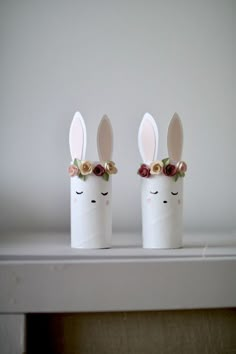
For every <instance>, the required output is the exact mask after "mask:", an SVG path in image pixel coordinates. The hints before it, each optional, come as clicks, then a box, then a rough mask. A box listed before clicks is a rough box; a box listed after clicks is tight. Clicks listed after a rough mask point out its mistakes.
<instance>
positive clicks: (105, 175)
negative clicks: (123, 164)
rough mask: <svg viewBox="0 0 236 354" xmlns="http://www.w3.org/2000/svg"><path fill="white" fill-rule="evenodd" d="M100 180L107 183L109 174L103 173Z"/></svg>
mask: <svg viewBox="0 0 236 354" xmlns="http://www.w3.org/2000/svg"><path fill="white" fill-rule="evenodd" d="M102 178H103V179H104V180H105V181H109V174H108V173H107V172H105V173H104V174H103V176H102Z"/></svg>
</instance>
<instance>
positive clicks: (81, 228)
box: [71, 174, 112, 248]
mask: <svg viewBox="0 0 236 354" xmlns="http://www.w3.org/2000/svg"><path fill="white" fill-rule="evenodd" d="M111 179H112V178H110V179H109V181H105V180H104V179H103V178H102V177H98V176H95V175H93V174H91V175H89V176H87V179H86V181H84V180H82V179H80V178H78V177H77V176H75V177H72V178H71V247H73V248H108V247H110V246H111V236H112V209H111V202H112V196H111V192H112V182H111ZM76 192H77V193H76ZM81 192H82V193H81ZM102 193H103V194H102ZM104 194H105V195H104Z"/></svg>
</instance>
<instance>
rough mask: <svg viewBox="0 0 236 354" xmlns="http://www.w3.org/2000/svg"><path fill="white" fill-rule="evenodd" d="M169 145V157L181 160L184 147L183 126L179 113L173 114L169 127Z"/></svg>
mask: <svg viewBox="0 0 236 354" xmlns="http://www.w3.org/2000/svg"><path fill="white" fill-rule="evenodd" d="M167 147H168V153H169V157H170V158H171V159H172V160H173V161H180V160H181V156H182V149H183V127H182V123H181V119H180V117H179V116H178V114H177V113H175V114H174V115H173V117H172V119H171V121H170V124H169V127H168V135H167Z"/></svg>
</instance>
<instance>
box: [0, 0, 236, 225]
mask: <svg viewBox="0 0 236 354" xmlns="http://www.w3.org/2000/svg"><path fill="white" fill-rule="evenodd" d="M235 3H236V2H235V1H233V0H231V1H230V0H227V1H226V0H225V1H221V0H207V1H205V0H200V1H195V0H177V1H175V0H168V1H161V0H156V1H154V0H153V1H150V0H149V1H144V0H142V1H135V0H129V1H125V0H120V1H108V0H107V1H105V0H102V1H95V0H94V1H78V0H74V1H73V0H68V1H56V0H49V1H38V0H21V1H17V0H1V3H0V36H1V37H0V45H1V46H0V48H1V55H0V61H1V63H0V71H1V72H0V77H1V81H0V161H1V173H0V186H1V188H0V208H1V210H0V228H1V230H24V229H28V230H31V229H32V230H33V229H34V230H36V229H40V230H44V229H47V230H50V229H51V230H69V222H70V220H69V182H70V180H69V177H68V174H67V166H68V164H69V162H70V155H69V146H68V131H69V125H70V122H71V119H72V116H73V114H74V112H75V111H76V110H80V111H81V113H82V115H83V116H84V118H85V119H86V124H87V128H88V144H89V146H88V154H87V157H88V158H89V159H96V158H97V155H96V128H97V125H98V122H99V120H100V118H101V116H102V115H103V114H104V113H107V114H108V115H109V116H110V118H111V120H112V123H113V126H114V134H115V150H114V160H115V161H116V162H117V165H118V167H119V170H120V171H119V174H118V175H117V176H116V177H115V178H114V179H113V182H114V183H113V188H114V193H113V198H114V202H113V215H114V229H115V230H119V231H122V230H133V231H135V230H140V228H141V222H140V215H141V212H140V192H139V185H140V179H139V178H138V176H137V175H136V170H137V167H138V165H139V163H140V156H139V153H138V149H137V131H138V127H139V123H140V120H141V118H142V115H143V114H144V113H145V112H146V111H149V112H150V113H151V114H152V115H153V116H154V117H155V118H156V120H157V121H158V125H159V127H160V139H161V145H162V146H161V154H160V157H165V156H166V144H165V142H166V130H167V125H168V121H169V119H170V118H171V116H172V114H173V113H174V112H175V111H177V112H178V113H179V114H180V116H181V117H182V120H183V124H184V129H185V149H184V156H183V157H184V159H185V160H186V161H187V162H188V165H189V171H188V174H187V177H186V179H185V227H186V229H187V230H194V229H198V230H203V229H205V230H210V229H212V230H216V229H232V228H234V227H235V199H234V196H235V192H234V191H232V189H233V182H234V179H235V167H234V166H233V163H234V149H235V142H234V139H235V128H236V125H235V120H234V116H233V113H234V111H233V94H234V92H233V79H234V78H233V69H235V59H236V56H235V47H234V49H233V42H234V43H235V38H236V37H235V32H236V31H235V30H236V27H235V22H236V20H235V13H236V6H235ZM233 18H234V21H233ZM233 22H234V23H233ZM233 56H234V58H233ZM234 85H235V82H234ZM234 89H235V86H234Z"/></svg>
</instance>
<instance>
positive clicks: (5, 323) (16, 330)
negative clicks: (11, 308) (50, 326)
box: [0, 314, 25, 354]
mask: <svg viewBox="0 0 236 354" xmlns="http://www.w3.org/2000/svg"><path fill="white" fill-rule="evenodd" d="M24 352H25V316H24V315H16V314H14V315H2V314H0V353H1V354H23V353H24Z"/></svg>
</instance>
